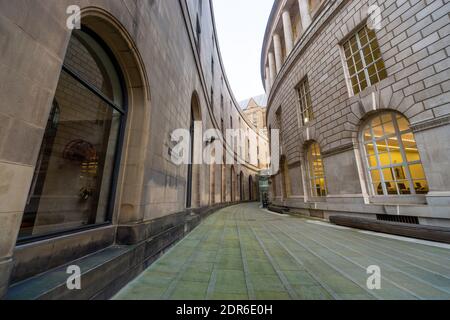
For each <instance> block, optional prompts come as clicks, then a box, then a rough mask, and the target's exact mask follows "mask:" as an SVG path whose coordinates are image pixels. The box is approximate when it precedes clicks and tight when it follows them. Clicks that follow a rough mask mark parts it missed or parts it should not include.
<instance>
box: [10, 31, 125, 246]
mask: <svg viewBox="0 0 450 320" xmlns="http://www.w3.org/2000/svg"><path fill="white" fill-rule="evenodd" d="M80 30H81V31H82V32H84V33H86V34H87V35H89V36H90V37H92V38H93V39H94V40H95V41H96V42H97V44H98V45H99V46H100V47H101V48H102V49H103V50H104V51H105V53H106V54H107V55H108V58H109V59H110V61H111V63H112V64H113V67H114V69H115V71H116V73H117V76H118V78H119V84H120V90H121V93H122V106H119V105H118V104H117V103H115V102H114V101H112V100H111V99H110V98H109V97H107V96H106V95H105V94H104V93H102V92H101V90H100V89H98V88H97V87H96V86H95V85H93V84H91V83H89V82H88V81H86V80H84V79H83V77H82V76H81V75H80V74H78V73H77V72H76V71H75V70H72V69H71V68H70V67H68V66H66V65H65V64H64V62H63V64H62V66H61V70H60V74H61V73H63V72H65V73H66V74H67V75H68V76H69V77H71V78H73V79H74V80H75V81H77V82H78V83H79V84H80V85H81V86H83V87H84V88H85V89H87V90H88V91H90V92H91V93H92V94H93V95H95V96H96V97H97V98H99V99H100V100H102V101H103V102H104V103H106V104H107V105H108V106H109V107H110V108H112V109H114V110H115V111H117V112H119V113H120V115H121V117H120V124H119V134H118V137H117V145H116V152H115V155H114V165H113V171H112V176H111V186H110V190H109V195H108V201H107V206H106V212H107V214H106V216H105V222H100V223H96V224H92V225H85V226H80V227H74V228H70V229H67V230H61V231H54V232H49V233H47V234H42V235H36V236H26V237H22V238H18V239H17V244H16V245H17V246H21V245H26V244H29V243H35V242H39V241H43V240H49V239H54V238H58V237H61V236H66V235H70V234H76V233H79V232H83V231H88V230H95V229H99V228H102V227H105V226H111V225H112V224H113V216H114V208H115V203H116V200H117V190H118V181H119V176H120V165H121V160H122V154H123V148H124V141H125V129H126V123H127V119H128V91H127V87H126V82H125V77H124V74H123V71H122V67H121V66H120V64H119V62H118V60H117V59H116V57H115V55H114V53H113V51H112V50H111V49H110V48H109V46H108V45H107V43H106V42H105V41H104V40H103V39H102V38H101V37H100V36H99V35H98V34H97V33H95V32H94V31H93V30H91V29H90V28H88V27H86V26H85V25H82V26H81V29H80ZM71 37H73V35H71Z"/></svg>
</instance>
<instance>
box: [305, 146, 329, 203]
mask: <svg viewBox="0 0 450 320" xmlns="http://www.w3.org/2000/svg"><path fill="white" fill-rule="evenodd" d="M307 161H308V169H309V184H310V192H311V196H312V197H326V195H327V186H326V179H325V170H324V166H323V159H322V154H321V153H320V146H319V144H318V143H313V144H311V146H310V147H309V148H308V158H307Z"/></svg>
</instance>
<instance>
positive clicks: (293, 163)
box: [261, 0, 450, 225]
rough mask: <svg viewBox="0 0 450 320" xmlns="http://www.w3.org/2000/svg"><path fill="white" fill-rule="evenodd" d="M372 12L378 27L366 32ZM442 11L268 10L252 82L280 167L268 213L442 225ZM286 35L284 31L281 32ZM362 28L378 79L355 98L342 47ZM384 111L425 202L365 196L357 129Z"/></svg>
mask: <svg viewBox="0 0 450 320" xmlns="http://www.w3.org/2000/svg"><path fill="white" fill-rule="evenodd" d="M374 5H375V6H374ZM308 6H309V9H308ZM371 6H372V7H371ZM302 8H303V12H302ZM305 8H306V9H305ZM369 9H370V10H369ZM378 9H379V12H380V13H381V19H380V21H381V23H380V25H371V23H372V21H377V19H376V18H377V16H376V13H377V12H378V11H377V10H378ZM305 10H307V11H305ZM446 11H448V4H444V3H443V2H442V1H429V2H427V3H425V2H422V1H414V2H413V3H412V4H410V3H409V2H408V3H403V4H399V3H398V2H396V1H365V0H359V1H345V0H338V1H317V2H315V1H306V0H305V1H302V0H300V1H299V2H298V1H276V2H275V4H274V7H273V10H272V14H271V17H270V19H269V22H268V26H267V31H266V37H265V42H264V45H263V51H262V60H261V75H262V78H263V81H264V82H265V84H266V91H267V94H268V95H269V102H268V115H267V122H268V125H269V126H270V128H271V129H280V130H281V145H280V150H281V156H282V158H283V157H284V158H285V159H286V160H285V161H286V165H285V166H284V168H283V167H282V166H281V172H280V173H278V174H277V175H275V176H274V177H273V179H272V180H273V183H272V199H273V200H274V202H275V203H276V204H279V205H286V206H290V207H293V208H296V209H297V210H298V211H300V212H303V213H306V214H318V215H320V216H324V217H325V218H326V217H327V216H328V215H329V214H334V213H337V214H342V213H346V214H368V215H369V216H370V217H375V216H376V215H377V214H378V215H383V214H394V215H398V214H402V215H410V216H417V217H419V218H420V222H421V223H423V224H435V225H449V219H450V215H449V214H448V206H449V204H450V202H449V200H450V198H449V196H450V193H449V191H450V184H449V183H448V182H444V181H443V180H442V179H441V178H440V177H446V178H445V180H446V181H449V180H448V179H447V177H448V167H449V159H450V152H449V150H450V149H449V142H448V139H446V138H445V137H446V136H448V135H449V132H450V127H449V120H450V117H449V114H450V108H449V104H448V102H449V101H448V94H449V93H448V91H449V87H448V85H447V78H448V77H446V75H448V67H449V55H448V50H449V45H450V41H449V37H448V32H447V29H448V24H449V17H448V15H447V14H446ZM306 12H307V13H306ZM374 12H375V13H374ZM299 17H300V23H297V25H301V22H302V18H301V17H306V18H304V19H303V21H306V22H307V23H304V24H303V27H302V29H301V32H300V34H298V31H297V30H299V27H298V26H297V27H296V26H295V23H294V22H292V21H297V20H298V19H299ZM308 17H309V18H310V20H308ZM289 20H291V23H289V22H290V21H289ZM290 26H292V31H291V30H290V29H289V30H286V28H289V27H290ZM364 26H371V28H370V30H372V29H373V32H374V34H375V36H376V39H377V43H378V47H379V51H380V52H381V58H382V61H383V62H384V66H385V70H386V73H387V75H386V76H383V77H380V78H382V79H381V81H374V83H373V84H372V85H369V86H366V87H365V88H363V90H362V91H360V92H355V90H354V88H353V87H352V85H354V84H355V82H352V81H353V79H352V78H351V76H350V73H349V69H348V63H347V62H346V58H347V56H346V52H345V50H344V45H345V44H346V43H348V41H350V40H352V39H353V37H355V34H357V33H358V32H359V30H362V28H363V27H364ZM372 26H373V28H372ZM368 30H369V29H368ZM291 38H293V39H294V41H293V44H292V45H291V43H290V39H291ZM286 39H287V40H286ZM359 41H361V40H359ZM280 44H281V47H280ZM291 47H292V49H291ZM367 72H368V73H369V72H370V70H367ZM305 80H307V84H308V87H309V88H308V90H307V91H308V92H309V95H310V102H308V104H311V106H312V110H313V119H312V120H310V119H307V120H308V121H307V122H306V123H305V121H304V118H302V112H301V110H302V109H301V105H302V104H301V102H299V99H301V98H300V96H299V93H298V90H297V89H298V88H299V86H300V87H301V86H302V85H303V83H304V82H305ZM389 110H391V111H393V112H396V113H398V114H399V115H402V116H404V117H405V118H406V119H407V120H408V122H409V124H410V128H411V129H412V131H413V134H414V138H415V141H416V142H417V150H418V153H419V154H420V158H421V161H422V164H423V167H424V170H425V175H426V179H427V183H428V184H429V192H427V193H426V194H419V191H418V190H416V191H417V192H416V194H414V195H410V194H409V195H407V194H403V193H406V192H403V191H401V192H399V193H400V194H398V195H397V196H392V195H391V194H389V195H386V196H383V197H380V196H379V194H374V191H373V190H371V186H370V179H371V177H369V176H368V170H367V165H366V158H365V155H364V153H365V150H364V144H363V143H362V141H361V131H362V129H363V128H362V125H363V124H364V123H366V120H367V119H369V118H371V117H373V116H376V115H379V114H382V112H384V111H389ZM439 141H440V142H439ZM313 142H317V143H318V144H319V146H320V150H321V157H322V158H323V167H324V171H325V177H326V184H327V193H326V196H323V197H318V198H317V197H313V196H311V190H310V189H311V188H310V185H309V182H308V181H309V176H310V174H309V167H308V166H309V164H308V159H307V158H308V155H307V151H308V148H309V146H310V145H311V144H312V143H313ZM272 153H273V150H272ZM391 161H392V160H391ZM399 176H400V175H399ZM372 178H373V177H372ZM416 189H417V188H416ZM286 190H288V191H289V192H287V193H288V194H286ZM404 190H406V191H408V188H406V189H404ZM410 191H411V189H410ZM375 192H376V190H375ZM411 193H414V192H411Z"/></svg>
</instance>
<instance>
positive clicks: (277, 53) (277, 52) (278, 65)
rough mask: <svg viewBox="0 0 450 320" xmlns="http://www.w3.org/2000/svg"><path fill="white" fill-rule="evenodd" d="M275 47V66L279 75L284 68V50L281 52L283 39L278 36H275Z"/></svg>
mask: <svg viewBox="0 0 450 320" xmlns="http://www.w3.org/2000/svg"><path fill="white" fill-rule="evenodd" d="M273 47H274V50H275V65H276V68H277V74H278V72H280V70H281V67H282V66H283V58H282V50H281V39H280V36H279V35H278V34H274V35H273Z"/></svg>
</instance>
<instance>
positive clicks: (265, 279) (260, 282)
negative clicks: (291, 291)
mask: <svg viewBox="0 0 450 320" xmlns="http://www.w3.org/2000/svg"><path fill="white" fill-rule="evenodd" d="M250 281H251V282H252V284H253V287H254V289H255V290H256V291H271V292H284V291H286V288H285V287H284V285H283V283H282V282H281V280H280V278H279V277H278V276H270V275H258V274H251V275H250Z"/></svg>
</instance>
